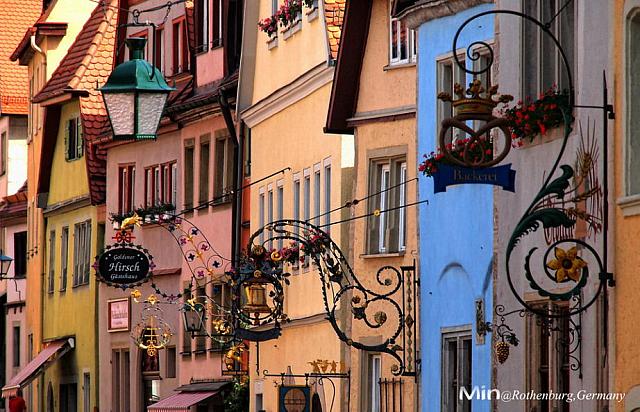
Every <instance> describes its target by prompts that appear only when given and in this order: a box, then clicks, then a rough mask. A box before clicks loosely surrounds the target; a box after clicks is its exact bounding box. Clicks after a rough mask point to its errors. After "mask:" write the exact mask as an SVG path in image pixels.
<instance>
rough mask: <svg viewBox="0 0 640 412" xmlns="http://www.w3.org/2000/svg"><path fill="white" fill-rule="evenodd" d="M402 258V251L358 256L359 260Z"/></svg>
mask: <svg viewBox="0 0 640 412" xmlns="http://www.w3.org/2000/svg"><path fill="white" fill-rule="evenodd" d="M402 256H404V250H403V251H400V252H394V253H366V254H362V255H359V256H358V257H359V258H361V259H385V258H394V257H402Z"/></svg>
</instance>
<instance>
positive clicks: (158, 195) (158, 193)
mask: <svg viewBox="0 0 640 412" xmlns="http://www.w3.org/2000/svg"><path fill="white" fill-rule="evenodd" d="M160 203H162V181H161V180H160V166H154V168H153V204H154V205H159V204H160Z"/></svg>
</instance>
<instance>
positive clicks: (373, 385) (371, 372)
mask: <svg viewBox="0 0 640 412" xmlns="http://www.w3.org/2000/svg"><path fill="white" fill-rule="evenodd" d="M368 358H369V359H368V362H367V368H368V374H367V377H368V379H367V386H366V388H367V393H366V397H365V399H366V400H367V408H366V410H369V411H371V412H380V371H381V369H382V367H381V366H382V358H381V357H380V355H369V356H368Z"/></svg>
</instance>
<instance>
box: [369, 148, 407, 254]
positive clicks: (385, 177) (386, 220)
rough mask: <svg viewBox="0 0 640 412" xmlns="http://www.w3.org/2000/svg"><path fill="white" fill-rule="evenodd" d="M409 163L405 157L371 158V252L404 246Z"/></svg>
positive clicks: (386, 251) (397, 250)
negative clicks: (406, 181)
mask: <svg viewBox="0 0 640 412" xmlns="http://www.w3.org/2000/svg"><path fill="white" fill-rule="evenodd" d="M406 171H407V164H406V161H405V158H404V157H395V158H391V159H376V160H372V161H371V166H370V171H369V182H370V183H369V184H370V186H369V193H370V195H371V197H370V198H369V213H371V214H372V215H371V216H369V220H368V229H367V230H368V232H369V243H368V253H370V254H376V253H396V252H400V251H402V250H404V247H405V231H406V228H405V226H406V211H405V209H404V208H403V207H402V206H404V205H405V204H406V185H404V184H401V183H402V182H404V181H405V180H406V173H407V172H406Z"/></svg>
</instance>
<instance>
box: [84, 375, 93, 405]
mask: <svg viewBox="0 0 640 412" xmlns="http://www.w3.org/2000/svg"><path fill="white" fill-rule="evenodd" d="M82 378H83V379H82V400H83V402H82V404H83V406H84V410H85V411H90V410H91V375H90V374H88V373H84V374H83V375H82Z"/></svg>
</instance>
